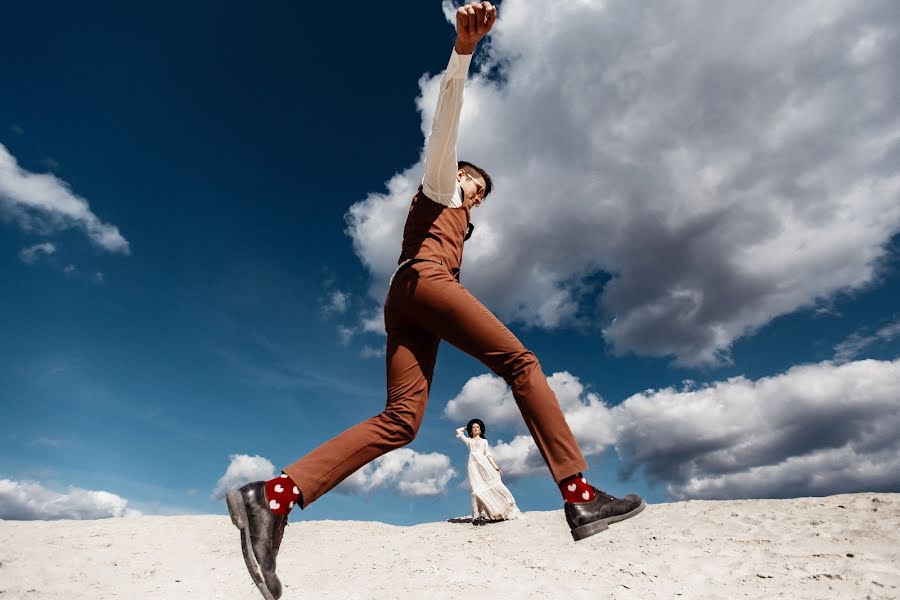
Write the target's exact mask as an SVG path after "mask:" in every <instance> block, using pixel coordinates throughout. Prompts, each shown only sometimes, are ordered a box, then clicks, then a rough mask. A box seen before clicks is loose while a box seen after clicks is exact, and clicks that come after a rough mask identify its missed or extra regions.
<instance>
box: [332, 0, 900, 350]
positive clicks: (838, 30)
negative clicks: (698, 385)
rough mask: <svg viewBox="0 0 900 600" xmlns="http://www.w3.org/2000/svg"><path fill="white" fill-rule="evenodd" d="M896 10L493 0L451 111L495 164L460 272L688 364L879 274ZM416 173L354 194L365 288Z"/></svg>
mask: <svg viewBox="0 0 900 600" xmlns="http://www.w3.org/2000/svg"><path fill="white" fill-rule="evenodd" d="M536 15H539V16H540V18H536ZM898 32H900V14H898V13H897V11H896V10H895V8H894V4H893V3H892V2H890V1H888V0H868V1H861V2H827V3H826V4H824V5H823V4H822V3H820V2H800V3H797V2H790V1H788V0H779V1H775V2H768V3H766V4H765V5H764V6H760V4H759V3H757V2H752V1H750V0H745V1H735V2H726V3H723V2H715V1H713V0H704V1H699V2H674V3H672V2H668V3H653V4H650V5H645V4H641V3H634V2H627V1H625V0H610V1H608V2H565V3H557V4H554V5H552V6H548V5H546V3H542V2H538V1H537V0H505V1H504V2H503V5H502V7H501V15H500V18H499V19H498V21H497V24H496V27H495V32H494V34H492V39H491V41H490V45H489V46H487V47H485V48H483V49H482V50H481V52H482V54H481V55H480V56H481V58H482V59H483V62H482V63H481V66H480V71H479V68H478V67H475V68H473V71H474V73H473V76H472V77H471V79H470V81H469V83H468V84H467V91H466V105H465V107H464V109H463V116H462V122H461V124H460V157H461V158H465V159H467V160H471V161H473V162H475V163H479V164H482V165H483V166H485V167H486V168H487V169H488V170H489V171H490V172H491V174H492V176H493V178H494V181H495V182H497V189H496V192H495V193H494V195H493V196H492V197H491V198H489V199H488V201H487V202H486V203H485V204H484V205H483V206H482V207H481V208H479V209H477V210H475V211H474V213H473V221H474V222H476V224H477V229H476V231H475V235H474V236H473V237H472V239H471V240H470V241H469V242H468V243H467V244H466V256H465V265H464V267H463V281H464V282H465V284H466V286H467V287H469V288H470V289H472V290H473V291H474V292H475V293H476V295H478V296H479V297H481V298H482V299H483V300H484V301H485V303H486V304H487V305H488V306H490V307H491V308H492V309H494V310H496V311H497V312H498V313H499V314H500V316H501V317H503V318H505V319H508V320H509V319H514V320H518V321H520V322H524V323H528V324H531V325H535V326H539V327H545V328H553V327H559V326H565V325H568V324H571V323H573V322H576V321H579V320H581V319H584V318H595V317H597V318H599V319H600V322H601V323H602V326H603V332H604V336H605V339H606V341H607V342H608V343H609V344H610V346H611V348H612V350H613V351H614V352H616V353H628V352H635V353H639V354H642V355H649V356H674V357H676V359H677V360H678V361H679V362H680V363H681V364H685V365H698V364H709V363H715V362H718V361H722V360H727V359H728V352H729V349H730V347H731V345H732V344H733V342H734V341H735V340H736V339H738V338H740V337H742V336H746V335H749V334H751V333H752V332H753V331H755V330H756V329H758V328H759V327H761V326H763V325H764V324H766V323H767V322H769V321H771V320H772V319H773V318H775V317H777V316H779V315H784V314H787V313H790V312H792V311H796V310H798V309H800V308H803V307H811V306H816V305H817V303H819V302H823V301H827V299H828V298H830V297H833V296H834V295H835V294H837V293H839V292H841V291H845V290H850V289H856V288H860V287H861V286H865V285H867V284H869V283H870V282H872V281H873V279H874V277H875V275H876V274H877V273H876V272H877V267H878V265H879V260H880V259H882V258H883V257H884V256H885V253H886V244H887V242H888V240H889V239H890V238H891V237H892V236H893V235H895V234H896V233H897V232H898V230H900V202H898V198H900V173H898V170H897V164H898V163H897V161H898V157H900V109H898V105H897V103H896V98H897V96H898V93H900V85H898V83H900V78H898V75H897V69H896V68H895V67H896V64H897V63H898V61H900V34H898ZM439 67H440V65H436V66H435V68H436V69H437V68H439ZM439 77H440V74H439V73H438V74H437V75H435V76H431V77H430V76H423V77H422V79H421V80H420V91H421V93H420V96H419V98H418V100H417V103H418V107H419V109H420V111H421V116H422V131H423V135H424V134H425V133H426V132H427V130H428V129H429V128H430V123H431V119H432V117H433V111H434V106H435V102H436V97H437V85H438V81H439ZM423 145H424V144H423ZM398 167H400V168H402V165H398ZM421 174H422V161H421V160H420V161H419V162H418V163H416V164H414V165H410V166H409V167H408V168H406V169H404V170H402V171H401V172H400V173H398V174H396V175H395V176H393V177H392V178H391V179H390V180H388V182H387V189H386V190H385V191H384V192H383V193H372V194H370V195H369V196H368V197H367V198H366V199H364V200H363V201H361V202H358V203H357V204H355V205H353V206H352V207H351V208H350V210H349V212H348V214H347V223H348V233H349V235H350V236H351V237H352V240H353V246H354V249H355V250H356V253H357V255H358V256H359V258H360V260H361V261H362V262H363V264H364V265H365V267H366V268H367V269H368V270H369V271H370V273H371V275H372V281H373V285H372V292H373V297H375V298H379V299H380V298H381V297H383V293H384V290H385V287H386V285H387V281H388V278H389V276H390V273H391V272H392V271H393V269H394V267H395V265H396V259H397V253H398V252H399V244H400V239H401V237H402V227H403V222H404V218H405V214H406V210H407V207H408V205H409V199H410V198H411V196H412V195H413V193H414V192H415V189H416V186H417V185H418V182H419V180H420V178H421ZM598 276H600V277H601V278H605V277H608V281H606V283H605V285H602V286H598V285H597V283H596V281H597V278H598Z"/></svg>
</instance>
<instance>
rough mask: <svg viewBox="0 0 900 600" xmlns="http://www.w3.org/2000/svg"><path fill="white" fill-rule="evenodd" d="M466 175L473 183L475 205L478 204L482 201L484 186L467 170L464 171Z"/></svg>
mask: <svg viewBox="0 0 900 600" xmlns="http://www.w3.org/2000/svg"><path fill="white" fill-rule="evenodd" d="M464 173H465V175H466V177H468V178H469V180H470V181H471V182H472V183H474V184H475V206H478V205H479V204H481V203H482V202H484V186H483V185H481V184H480V183H478V180H477V179H475V178H474V177H472V175H471V174H470V173H469V172H468V171H465V172H464Z"/></svg>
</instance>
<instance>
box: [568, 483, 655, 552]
mask: <svg viewBox="0 0 900 600" xmlns="http://www.w3.org/2000/svg"><path fill="white" fill-rule="evenodd" d="M592 487H593V486H592ZM594 492H596V494H597V497H596V498H594V499H593V500H591V501H590V502H578V503H572V502H566V506H565V509H566V521H568V522H569V527H571V528H572V537H573V538H574V539H575V541H576V542H577V541H578V540H583V539H584V538H586V537H590V536H592V535H594V534H595V533H600V532H601V531H605V530H606V528H607V527H608V526H609V525H610V524H612V523H617V522H618V521H624V520H625V519H630V518H631V517H633V516H635V515H636V514H638V513H639V512H641V511H642V510H644V507H646V506H647V505H646V504H645V503H644V501H643V500H642V499H641V497H640V496H638V495H637V494H628V495H627V496H625V497H624V498H616V497H615V496H610V495H609V494H607V493H606V492H601V491H600V490H598V489H597V488H594Z"/></svg>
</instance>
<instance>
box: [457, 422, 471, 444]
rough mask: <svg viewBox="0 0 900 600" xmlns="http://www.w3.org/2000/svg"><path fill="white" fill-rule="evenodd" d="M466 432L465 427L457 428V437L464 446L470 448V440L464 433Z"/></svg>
mask: <svg viewBox="0 0 900 600" xmlns="http://www.w3.org/2000/svg"><path fill="white" fill-rule="evenodd" d="M465 430H466V428H465V427H457V429H456V437H458V438H459V441H461V442H462V443H463V444H465V445H466V447H467V448H468V447H469V438H467V437H466V434H465V433H463V432H464V431H465Z"/></svg>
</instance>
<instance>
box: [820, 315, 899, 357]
mask: <svg viewBox="0 0 900 600" xmlns="http://www.w3.org/2000/svg"><path fill="white" fill-rule="evenodd" d="M898 336H900V321H896V322H894V323H889V324H888V325H885V326H884V327H882V328H880V329H879V330H878V331H876V332H875V333H873V334H872V335H864V334H863V333H861V332H856V333H854V334H852V335H850V336H849V337H848V338H847V339H846V340H844V341H843V342H841V343H839V344H837V345H836V346H835V347H834V360H836V361H838V362H847V361H849V360H852V359H854V358H856V357H857V356H859V355H860V354H861V353H862V352H863V350H865V349H866V348H868V347H870V346H872V345H874V344H878V343H884V342H889V341H891V340H893V339H894V338H896V337H898Z"/></svg>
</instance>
